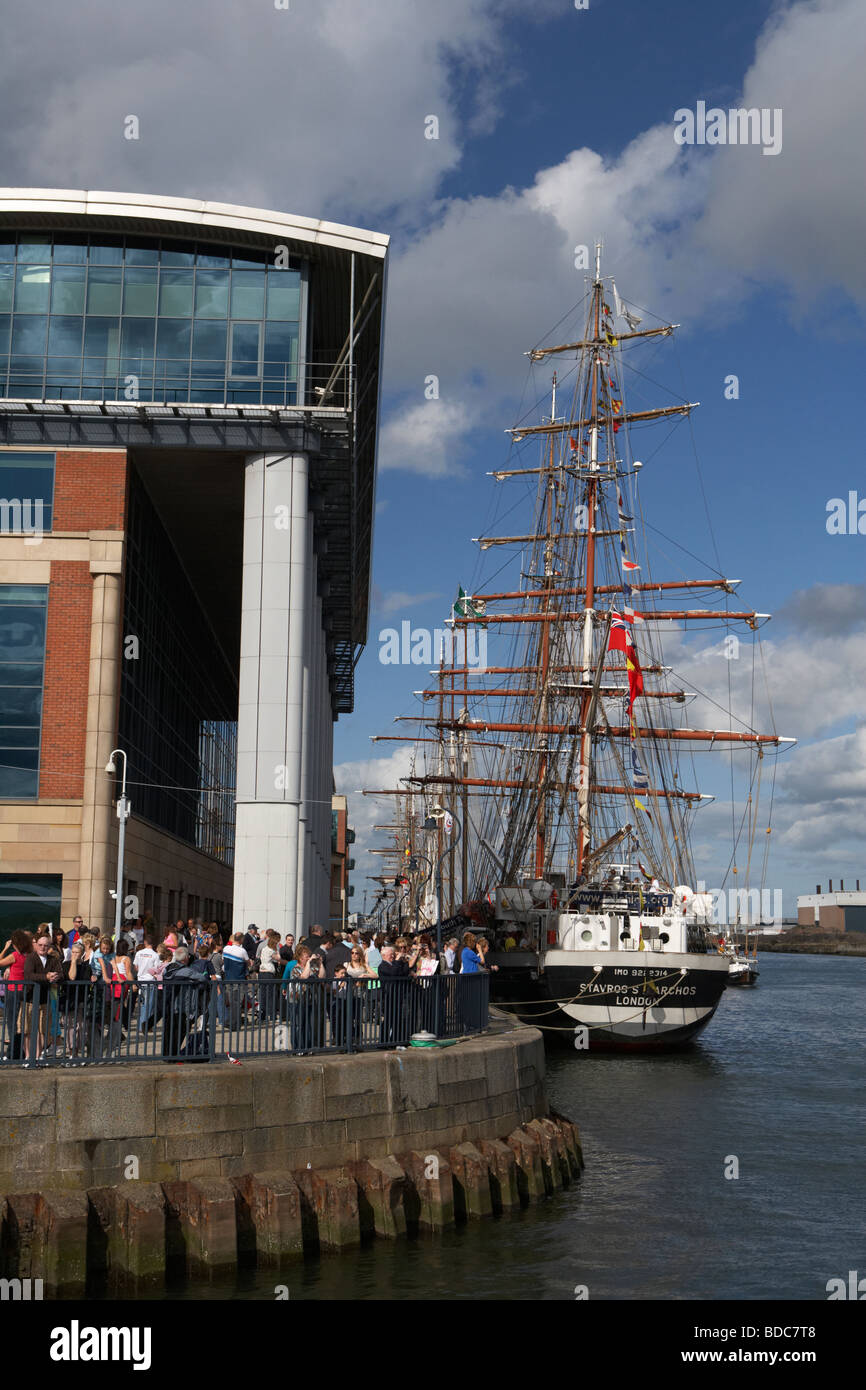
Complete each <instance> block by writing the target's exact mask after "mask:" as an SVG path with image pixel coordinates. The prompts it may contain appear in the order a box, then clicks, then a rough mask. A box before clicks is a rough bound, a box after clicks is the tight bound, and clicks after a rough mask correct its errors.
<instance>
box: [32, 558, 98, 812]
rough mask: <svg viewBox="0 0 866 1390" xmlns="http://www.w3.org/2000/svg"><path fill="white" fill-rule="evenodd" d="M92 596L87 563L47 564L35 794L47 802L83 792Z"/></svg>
mask: <svg viewBox="0 0 866 1390" xmlns="http://www.w3.org/2000/svg"><path fill="white" fill-rule="evenodd" d="M92 595H93V580H92V579H91V577H90V566H89V564H88V562H87V561H86V560H52V562H51V583H50V585H49V588H48V621H47V629H46V637H45V689H44V693H43V697H42V758H41V762H40V770H39V795H40V796H44V797H50V798H51V799H52V800H57V799H60V798H66V797H80V796H82V795H83V792H84V751H85V740H86V735H87V684H88V676H89V670H90V605H91V600H92Z"/></svg>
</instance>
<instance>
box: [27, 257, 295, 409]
mask: <svg viewBox="0 0 866 1390" xmlns="http://www.w3.org/2000/svg"><path fill="white" fill-rule="evenodd" d="M304 284H305V278H304V274H303V267H302V264H301V263H300V262H299V261H297V260H293V261H292V262H291V264H290V265H289V266H287V267H285V268H280V267H276V266H274V264H273V253H272V252H265V251H257V250H255V249H253V248H250V249H249V250H245V251H241V250H240V249H239V248H232V247H229V246H219V245H214V244H211V243H201V244H196V243H192V242H179V241H176V240H171V239H169V238H164V239H163V238H159V237H152V238H148V237H147V236H144V235H139V236H130V237H126V238H124V237H122V236H108V235H101V236H99V237H89V238H88V237H87V236H86V235H84V234H82V235H80V236H79V235H77V234H74V233H68V232H64V233H60V234H59V235H58V237H57V239H56V240H54V241H53V242H52V238H51V236H50V235H48V234H47V233H46V234H33V235H29V234H28V235H22V236H20V237H19V238H18V240H17V242H16V241H14V240H9V241H4V242H0V393H2V392H4V390H5V392H6V394H7V395H11V396H22V397H26V398H35V399H63V398H74V397H80V398H81V399H84V400H115V399H118V398H123V396H124V393H125V392H126V391H127V387H128V383H127V382H126V380H125V378H126V377H127V376H129V375H134V376H135V377H137V378H138V381H137V387H136V396H137V398H139V399H141V400H143V401H162V400H165V401H188V400H192V401H204V402H207V401H223V400H227V401H229V402H231V401H237V402H239V403H242V404H262V403H267V404H283V405H293V404H295V403H296V401H297V399H298V376H299V372H300V371H301V365H300V359H301V356H302V353H303V346H302V342H303V340H302V323H303V320H304V317H305V296H304V293H303V290H304ZM49 316H50V317H49ZM80 320H83V322H79V321H80ZM82 330H83V350H82ZM263 330H264V331H263ZM191 348H192V358H191ZM7 354H8V357H7ZM263 359H264V360H265V361H266V362H267V366H266V367H264V368H263ZM191 367H192V375H190V368H191ZM229 377H230V378H232V379H233V380H232V381H231V382H230V383H229V384H228V385H227V378H229Z"/></svg>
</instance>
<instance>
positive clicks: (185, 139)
mask: <svg viewBox="0 0 866 1390" xmlns="http://www.w3.org/2000/svg"><path fill="white" fill-rule="evenodd" d="M46 33H49V34H50V35H51V36H52V38H51V42H50V43H45V41H44V36H45V34H46ZM4 40H5V43H4V53H3V55H2V58H0V65H2V69H3V79H4V111H5V114H6V120H5V121H4V122H3V124H2V128H0V157H2V161H3V167H4V170H5V176H4V178H5V182H6V183H7V184H9V185H11V186H29V185H38V186H42V187H50V186H54V187H66V188H70V187H71V188H91V189H118V190H135V191H141V192H155V193H162V194H169V195H178V196H193V197H201V198H208V199H213V200H218V201H224V202H233V203H242V204H250V205H252V206H259V207H270V208H277V209H283V210H286V211H289V212H292V213H298V214H302V215H307V216H322V217H325V218H329V219H332V220H343V221H346V222H349V223H352V224H355V225H360V226H369V227H372V228H374V229H376V230H378V231H385V232H388V233H390V235H391V238H392V243H391V258H390V272H389V301H388V317H387V324H386V339H385V341H386V349H385V374H384V392H383V407H384V408H383V418H382V430H381V440H380V461H379V468H380V471H379V483H378V500H377V522H376V534H375V555H374V581H375V584H374V592H373V596H372V599H373V601H372V605H371V617H370V637H369V645H368V649H367V651H366V653H365V655H364V656H363V657H362V659H361V661H360V663H359V665H358V668H357V681H356V692H357V702H356V709H355V713H354V714H353V715H352V716H350V717H349V718H344V719H342V720H341V721H340V723H339V725H338V728H337V740H336V758H337V762H338V766H337V780H338V784H339V786H340V788H341V789H345V790H348V791H349V792H350V793H351V792H353V791H354V789H355V788H357V787H359V786H362V785H366V786H375V785H376V784H377V783H379V784H381V782H382V781H383V780H386V781H387V780H393V779H394V777H396V776H399V775H400V772H401V771H402V770H403V769H402V768H401V767H400V766H399V765H398V764H399V759H398V758H396V757H387V756H386V757H383V745H379V748H378V749H377V748H375V747H374V746H372V745H371V744H370V742H369V735H370V734H371V733H376V732H387V731H388V729H389V724H390V719H391V716H392V714H396V713H398V712H409V711H411V710H412V709H413V707H414V706H413V699H412V695H411V692H412V690H413V689H415V688H417V687H418V686H419V685H420V684H422V682H421V681H420V680H419V678H418V675H419V673H418V670H417V668H415V669H413V668H405V667H402V668H401V667H398V668H387V667H384V666H382V665H381V664H380V663H379V661H378V660H377V654H378V649H379V643H378V634H379V632H380V631H381V630H382V629H383V628H384V627H387V626H390V625H397V624H399V622H400V621H401V620H403V619H408V620H409V621H411V622H412V623H413V624H414V625H415V626H420V625H422V624H423V625H427V626H430V627H434V626H436V625H437V624H439V623H441V621H442V619H443V618H444V617H445V616H447V614H448V612H449V610H450V605H451V602H452V599H453V597H454V594H455V592H456V588H457V585H458V583H463V584H464V586H466V587H471V586H472V585H474V584H475V583H476V582H477V581H476V579H475V578H474V577H473V576H475V575H476V562H477V559H478V557H477V554H476V549H475V547H473V545H472V543H471V540H470V538H471V537H472V536H473V535H478V534H481V533H482V531H483V529H484V527H485V524H486V523H487V521H488V519H489V517H490V515H491V506H494V507H495V506H496V505H497V503H496V489H495V486H494V485H493V484H492V483H491V481H490V479H488V478H487V477H486V476H485V475H486V472H487V470H489V469H491V468H494V467H497V466H501V465H502V463H503V460H504V458H505V457H506V442H505V436H504V434H503V429H504V428H505V427H506V426H507V425H508V424H510V423H512V422H513V420H514V418H515V416H516V415H517V414H518V412H519V410H520V408H521V406H520V402H521V396H522V393H523V391H524V388H525V386H526V380H527V364H526V358H525V357H524V356H523V353H524V352H525V350H526V349H527V348H529V347H530V346H532V345H533V344H534V343H536V342H538V341H539V340H541V339H542V338H543V337H544V336H545V335H546V334H547V333H548V332H549V331H550V330H551V329H552V327H553V325H554V324H555V323H556V322H557V321H558V320H559V319H560V318H561V317H562V316H563V315H564V314H566V313H567V311H568V310H569V309H570V308H571V307H572V306H573V305H575V304H576V303H577V302H578V301H579V300H580V299H581V297H582V295H583V293H584V284H583V275H582V273H580V272H578V271H576V270H575V268H574V247H575V246H576V245H578V244H591V243H592V242H593V241H594V240H595V238H596V237H601V238H602V239H603V240H604V243H605V253H604V254H605V261H604V269H605V270H606V271H607V272H608V273H611V272H613V273H614V274H615V275H616V277H617V283H618V286H619V289H620V291H621V293H622V294H623V295H624V296H625V297H626V298H627V299H629V300H630V301H632V302H633V303H635V304H638V305H641V306H646V309H647V310H648V311H650V313H651V314H655V315H657V316H658V318H659V319H667V320H669V321H672V322H678V323H681V324H682V329H681V331H680V333H679V334H678V338H677V342H676V343H675V344H670V343H668V344H665V345H664V346H663V347H662V348H660V349H659V350H658V351H656V350H654V349H650V350H649V351H648V354H647V357H646V359H645V360H646V362H647V364H648V365H647V372H648V375H649V376H651V378H652V383H653V384H652V385H650V383H649V382H644V383H641V382H640V381H639V379H635V380H634V382H633V383H632V385H633V388H634V391H635V392H636V393H637V395H638V396H639V398H640V399H641V400H642V401H645V402H646V403H647V404H648V403H650V402H651V401H652V400H656V401H665V400H670V399H671V396H670V393H671V392H673V393H674V395H676V396H679V397H684V398H687V399H689V400H692V401H700V402H701V408H700V410H699V411H697V412H695V414H694V443H695V446H696V449H697V456H698V459H699V461H700V469H701V476H702V478H703V486H704V490H705V493H706V499H707V507H708V510H709V516H710V523H711V528H712V536H713V537H714V540H715V544H716V545H717V546H718V550H719V553H720V555H721V557H722V560H721V564H722V568H723V570H724V571H725V572H726V573H727V574H728V575H730V576H734V577H738V578H741V579H742V580H743V585H742V589H741V591H740V592H741V594H742V596H743V598H744V600H745V606H749V605H751V606H754V607H755V608H757V609H759V610H762V611H769V612H772V613H775V614H776V617H775V618H774V620H773V622H771V623H770V624H769V625H768V626H767V627H766V628H765V629H764V632H763V634H762V636H763V639H764V643H765V653H766V656H767V663H768V672H769V680H770V685H771V693H772V697H773V703H774V707H775V710H776V718H777V723H778V727H779V728H780V729H781V730H783V731H784V732H786V733H790V734H792V735H793V736H796V737H797V738H798V739H799V740H800V742H799V746H798V748H797V750H796V752H795V753H794V754H793V755H791V756H789V757H788V758H787V759H786V760H785V762H784V764H783V765H782V768H781V770H780V776H779V779H778V782H777V791H776V815H775V818H774V820H775V827H776V832H775V840H774V844H775V846H776V848H775V851H774V855H773V861H772V866H771V871H770V879H769V882H770V884H771V885H773V886H782V887H783V888H784V890H785V894H786V909H787V910H788V911H790V910H792V908H793V905H794V897H795V895H796V893H797V892H803V891H811V890H813V889H814V885H815V883H817V882H821V881H823V882H826V880H827V878H828V877H831V876H832V877H833V878H834V879H835V878H838V877H845V878H846V882H847V879H848V878H851V879H853V878H854V877H856V876H857V875H858V874H861V873H862V878H863V881H864V882H866V865H864V861H863V838H864V836H863V798H864V793H866V720H864V701H863V694H862V692H863V690H864V688H866V641H864V635H866V608H864V594H866V584H864V573H863V557H864V553H866V552H864V547H866V537H864V536H860V535H853V536H850V535H845V536H831V535H828V533H827V530H826V524H825V523H826V517H827V511H826V508H827V503H828V501H829V499H831V498H833V497H845V498H847V496H848V493H849V492H850V491H852V490H854V491H856V490H858V489H859V490H860V491H861V492H862V494H863V495H864V497H866V470H864V467H863V459H862V445H861V442H860V438H859V433H860V431H859V418H858V406H859V401H860V394H861V378H862V373H863V356H864V354H863V348H864V335H863V327H864V325H863V309H864V305H866V261H864V258H863V254H862V248H863V244H864V195H863V189H864V188H866V142H864V140H863V131H864V129H866V83H864V81H863V57H864V53H866V8H864V6H863V5H862V0H779V3H770V0H726V3H724V4H708V3H706V2H704V3H692V4H683V3H682V0H653V3H652V4H647V3H646V0H590V3H589V7H588V9H586V10H576V9H575V7H574V4H573V2H572V0H533V3H532V4H527V3H526V0H437V3H436V4H431V3H430V0H291V5H290V8H289V9H288V10H279V11H278V10H276V9H275V7H274V6H273V5H271V4H270V3H268V0H260V2H259V3H257V4H255V5H252V4H250V5H246V6H245V7H244V12H243V25H239V24H238V8H237V4H236V0H209V3H208V5H207V6H206V7H201V6H180V7H178V6H177V5H176V4H171V3H169V0H149V5H148V9H147V22H146V23H142V16H141V11H140V10H139V9H138V8H136V7H129V6H126V7H123V6H122V7H120V8H118V7H117V5H116V4H115V3H114V0H83V3H82V4H81V5H78V6H74V7H71V6H69V5H68V4H66V3H65V0H43V3H42V4H40V5H39V6H38V7H35V8H34V7H25V6H20V7H16V8H14V9H13V10H12V11H11V12H10V13H9V15H8V16H7V17H6V18H5V20H4ZM227 93H230V94H231V99H230V100H229V99H227V96H226V94H227ZM699 101H702V102H705V103H707V105H708V106H713V105H714V104H716V105H718V106H720V107H722V108H723V109H726V108H727V107H729V106H734V105H742V106H746V107H757V108H759V109H763V108H766V109H767V110H769V111H774V110H776V109H780V110H781V111H782V113H783V118H784V123H783V143H782V149H781V152H780V153H779V154H778V155H775V156H765V155H763V154H762V152H761V150H760V148H757V147H752V146H731V147H724V146H722V147H712V146H707V145H704V146H694V147H683V146H680V145H677V144H676V143H675V142H674V139H673V130H674V114H675V112H676V111H677V110H678V109H679V108H687V109H694V108H695V106H696V104H697V103H698V102H699ZM130 113H134V114H135V115H136V116H137V117H138V119H139V123H140V139H139V140H138V141H134V142H133V141H128V140H124V139H123V134H122V132H123V125H124V121H125V118H126V117H127V116H128V114H130ZM430 115H434V116H436V118H437V120H438V122H439V139H438V140H427V139H425V136H424V130H425V120H426V118H427V117H428V116H430ZM645 317H647V318H648V317H649V315H645ZM731 373H735V374H736V375H737V376H738V378H739V384H740V394H739V399H738V400H736V401H728V400H725V398H724V383H725V378H726V376H728V375H729V374H731ZM430 374H435V375H436V376H437V377H438V378H439V381H440V398H439V400H438V401H436V402H429V401H426V400H425V397H424V382H425V378H426V377H428V376H429V375H430ZM537 385H538V390H539V391H541V390H542V389H546V385H545V384H544V383H543V381H542V376H541V375H538V377H537ZM625 385H626V388H627V390H628V388H629V385H630V383H629V381H628V380H626V382H625ZM656 392H657V394H654V393H656ZM629 399H631V400H632V402H633V403H635V402H634V396H633V395H631V396H629ZM525 404H526V402H524V405H525ZM654 428H655V430H656V431H659V433H657V434H655V435H654V436H653V439H654V443H653V445H652V447H655V442H660V441H661V440H662V439H665V440H666V444H665V447H664V448H662V449H660V450H659V452H658V454H657V455H656V456H654V457H652V459H651V461H650V462H648V464H647V467H646V469H645V472H644V475H643V496H644V501H645V505H646V507H647V508H648V510H649V513H650V515H651V516H652V517H653V518H654V519H656V520H657V524H658V526H659V528H660V529H662V530H664V532H665V533H666V534H667V535H669V536H673V537H676V538H678V539H679V540H680V541H681V542H682V543H683V544H687V546H688V549H690V550H691V551H693V552H694V553H695V554H696V555H698V556H703V555H707V556H708V557H709V558H711V557H712V541H711V538H710V533H709V528H708V520H707V516H706V513H705V508H704V501H703V498H702V495H701V488H700V486H699V483H698V478H697V473H696V465H695V458H694V454H693V451H692V443H691V436H690V434H689V430H688V426H687V425H680V426H679V427H678V428H676V429H674V430H672V431H670V437H669V438H668V433H669V431H668V427H667V426H666V425H659V426H655V427H654ZM649 438H650V435H649V432H646V433H642V434H641V435H640V436H639V444H640V449H641V451H642V452H643V451H644V450H647V451H648V450H649V448H650V447H651V446H650V444H649ZM645 457H647V458H650V455H649V452H647V454H646V455H645ZM498 505H499V506H500V507H501V506H503V505H510V503H508V504H504V503H503V502H501V501H500V502H499V503H498ZM516 514H517V513H515V515H516ZM662 570H663V566H662V564H661V561H660V558H659V557H658V556H656V557H655V560H654V566H653V577H662ZM692 572H693V573H699V571H698V572H695V571H692ZM707 640H708V639H707V637H706V635H705V634H699V635H698V636H697V638H696V639H695V640H694V641H690V640H689V639H688V638H684V637H683V636H682V635H680V634H673V635H672V648H673V651H674V655H675V657H676V662H677V665H678V667H679V668H680V669H681V670H683V671H684V672H685V673H686V674H687V675H690V676H694V677H695V683H696V684H699V683H700V682H699V681H698V680H697V677H698V676H700V677H702V678H705V683H708V684H709V686H710V687H711V688H712V689H711V693H712V692H713V691H715V693H716V694H718V693H719V683H720V682H721V686H722V687H724V686H725V684H726V679H727V675H728V672H727V670H723V669H722V663H721V662H720V661H718V660H715V661H714V660H713V659H712V658H711V657H710V656H708V655H707ZM377 759H379V760H380V761H377ZM725 814H726V811H725V808H724V806H722V805H719V807H718V809H717V810H715V811H714V810H713V808H711V809H710V812H705V813H703V815H704V820H703V821H702V825H703V826H704V827H705V828H704V829H703V830H702V832H701V833H702V836H703V841H702V843H703V848H704V850H705V852H706V857H707V863H708V864H709V866H710V869H709V872H708V877H711V875H712V870H713V867H714V865H715V862H716V861H717V860H718V858H719V855H720V853H721V851H720V849H719V845H720V844H721V838H722V831H723V825H724V817H725ZM713 815H715V816H716V820H715V821H714V820H713V819H712V817H713ZM351 816H352V819H353V820H354V822H355V825H356V827H357V828H358V831H359V852H358V855H357V858H358V870H357V874H356V884H357V893H356V899H355V901H356V902H358V903H359V904H360V902H361V900H362V894H363V885H364V875H365V874H366V873H368V872H370V860H369V859H368V858H367V856H366V854H365V852H364V851H365V847H366V845H367V844H368V843H369V842H370V827H371V825H372V823H373V821H374V820H375V819H381V818H382V813H381V810H379V811H378V812H377V810H376V808H375V807H374V806H373V805H372V804H371V803H370V802H369V801H363V800H360V799H358V798H357V797H354V796H353V797H352V803H351ZM717 842H718V843H717ZM861 866H862V867H861Z"/></svg>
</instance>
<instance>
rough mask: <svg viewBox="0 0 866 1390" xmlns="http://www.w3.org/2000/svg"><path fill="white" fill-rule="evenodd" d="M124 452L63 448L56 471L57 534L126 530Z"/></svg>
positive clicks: (55, 504)
mask: <svg viewBox="0 0 866 1390" xmlns="http://www.w3.org/2000/svg"><path fill="white" fill-rule="evenodd" d="M125 513H126V453H125V452H124V450H123V449H100V450H97V449H60V450H58V452H57V462H56V465H55V471H54V530H55V531H122V530H123V523H124V516H125Z"/></svg>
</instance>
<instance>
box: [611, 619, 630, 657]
mask: <svg viewBox="0 0 866 1390" xmlns="http://www.w3.org/2000/svg"><path fill="white" fill-rule="evenodd" d="M630 647H631V642H630V640H629V632H628V628H627V627H626V624H625V621H624V620H623V619H622V618H621V617H620V616H619V614H618V613H615V614H614V616H613V617H612V618H611V622H610V636H609V637H608V640H607V649H608V651H609V652H625V654H626V658H627V657H628V653H629V648H630Z"/></svg>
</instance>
